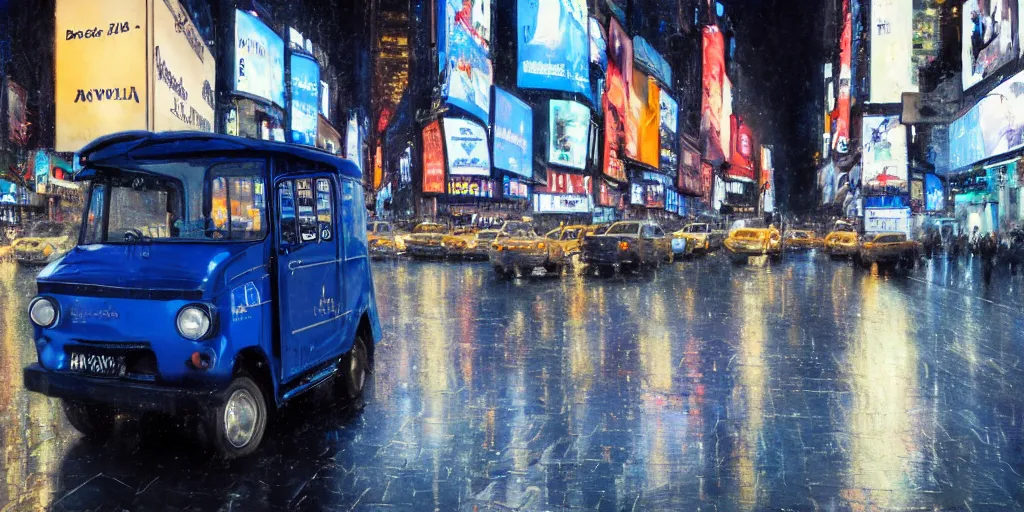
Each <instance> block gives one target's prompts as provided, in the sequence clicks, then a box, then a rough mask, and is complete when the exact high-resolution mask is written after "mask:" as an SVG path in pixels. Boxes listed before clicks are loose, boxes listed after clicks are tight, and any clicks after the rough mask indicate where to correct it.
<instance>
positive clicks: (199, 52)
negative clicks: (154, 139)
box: [152, 0, 217, 132]
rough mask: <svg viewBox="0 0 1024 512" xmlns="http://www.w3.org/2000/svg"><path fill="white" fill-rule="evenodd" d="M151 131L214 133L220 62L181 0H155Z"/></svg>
mask: <svg viewBox="0 0 1024 512" xmlns="http://www.w3.org/2000/svg"><path fill="white" fill-rule="evenodd" d="M153 44H154V47H153V68H154V69H153V75H152V76H153V130H154V131H158V132H159V131H165V130H199V131H203V132H213V119H214V118H213V116H214V113H213V112H214V105H215V104H216V101H217V98H216V95H215V94H214V93H215V90H214V88H215V85H216V83H217V63H216V62H215V61H214V58H213V54H212V53H210V49H209V48H208V47H207V46H206V43H205V42H204V41H203V37H202V36H201V35H200V34H199V31H198V30H197V29H196V27H195V25H194V24H193V23H192V19H191V18H190V17H189V14H188V12H187V11H186V10H185V9H184V8H182V6H181V4H180V3H179V2H178V0H163V1H154V2H153Z"/></svg>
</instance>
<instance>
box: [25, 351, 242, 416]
mask: <svg viewBox="0 0 1024 512" xmlns="http://www.w3.org/2000/svg"><path fill="white" fill-rule="evenodd" d="M23 377H24V381H25V388H26V389H28V390H29V391H34V392H36V393H42V394H44V395H46V396H50V397H54V398H62V399H68V400H75V401H78V402H85V403H95V404H103V405H109V406H113V407H116V408H119V409H125V410H139V411H158V412H166V413H180V412H190V411H195V412H198V411H202V410H204V409H205V408H207V407H211V406H215V405H219V404H220V403H221V402H223V397H222V396H221V394H220V393H218V392H217V390H215V389H191V388H181V387H168V386H159V385H156V384H150V383H145V382H135V381H127V380H122V379H103V378H93V377H86V376H83V375H77V374H73V373H68V372H60V371H48V370H45V369H43V368H42V367H41V366H39V364H38V363H37V364H32V365H30V366H27V367H25V369H24V371H23Z"/></svg>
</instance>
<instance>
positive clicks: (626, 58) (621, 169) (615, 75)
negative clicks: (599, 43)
mask: <svg viewBox="0 0 1024 512" xmlns="http://www.w3.org/2000/svg"><path fill="white" fill-rule="evenodd" d="M605 76H606V81H605V95H604V99H603V100H602V102H601V103H602V108H603V109H604V144H603V151H602V153H603V154H604V163H603V172H604V174H605V175H606V176H608V177H610V178H612V179H615V180H618V181H626V166H625V163H623V160H622V159H623V157H624V156H625V153H624V152H625V150H626V147H625V145H626V119H627V117H628V115H629V114H628V112H627V109H628V107H629V82H630V81H631V80H632V79H633V43H632V41H630V39H629V36H628V35H626V32H625V31H624V30H622V26H621V25H619V22H618V21H615V20H614V19H613V20H611V21H609V23H608V72H607V74H606V75H605Z"/></svg>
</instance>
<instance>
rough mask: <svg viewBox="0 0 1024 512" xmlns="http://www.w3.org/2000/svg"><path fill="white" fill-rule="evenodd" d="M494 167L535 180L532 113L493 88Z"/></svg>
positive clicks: (525, 105)
mask: <svg viewBox="0 0 1024 512" xmlns="http://www.w3.org/2000/svg"><path fill="white" fill-rule="evenodd" d="M493 125H494V167H495V168H498V169H503V170H506V171H508V172H511V173H515V174H518V175H520V176H525V177H528V178H529V177H533V110H532V109H531V108H530V106H529V105H527V104H526V103H524V102H523V101H522V100H520V99H519V98H516V97H515V96H513V95H512V94H510V93H509V92H508V91H505V90H504V89H501V88H500V87H495V88H494V123H493Z"/></svg>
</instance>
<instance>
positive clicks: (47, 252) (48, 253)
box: [43, 245, 53, 258]
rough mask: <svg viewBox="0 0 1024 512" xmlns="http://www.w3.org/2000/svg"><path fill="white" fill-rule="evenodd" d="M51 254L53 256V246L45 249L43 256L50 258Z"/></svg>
mask: <svg viewBox="0 0 1024 512" xmlns="http://www.w3.org/2000/svg"><path fill="white" fill-rule="evenodd" d="M51 254H53V246H52V245H47V246H46V247H43V256H45V257H47V258H49V257H50V255H51Z"/></svg>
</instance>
